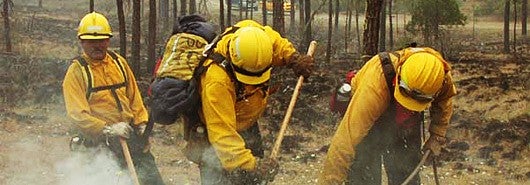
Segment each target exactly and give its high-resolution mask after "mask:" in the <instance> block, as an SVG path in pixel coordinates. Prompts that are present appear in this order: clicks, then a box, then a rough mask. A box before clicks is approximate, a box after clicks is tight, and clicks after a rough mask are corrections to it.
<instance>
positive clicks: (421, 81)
mask: <svg viewBox="0 0 530 185" xmlns="http://www.w3.org/2000/svg"><path fill="white" fill-rule="evenodd" d="M444 78H445V69H444V63H443V61H442V60H440V58H438V57H437V56H435V55H433V54H431V53H427V52H419V53H414V54H412V55H410V56H409V57H408V58H407V59H406V60H405V62H404V63H403V65H401V67H399V69H398V79H397V83H396V85H395V89H394V97H395V98H396V101H397V102H398V103H399V104H401V105H402V106H404V107H405V108H407V109H409V110H412V111H423V110H425V109H426V108H427V107H428V106H429V105H430V103H431V102H432V101H433V100H434V97H435V96H436V93H438V91H439V90H440V89H441V88H442V85H443V82H444Z"/></svg>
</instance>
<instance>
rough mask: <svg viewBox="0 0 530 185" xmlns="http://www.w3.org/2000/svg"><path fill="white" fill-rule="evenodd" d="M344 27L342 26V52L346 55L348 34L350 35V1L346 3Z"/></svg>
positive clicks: (348, 40)
mask: <svg viewBox="0 0 530 185" xmlns="http://www.w3.org/2000/svg"><path fill="white" fill-rule="evenodd" d="M346 7H347V10H346V14H347V15H346V25H344V52H345V53H348V47H349V45H348V44H349V42H350V33H351V18H352V10H351V9H352V1H351V0H347V1H346Z"/></svg>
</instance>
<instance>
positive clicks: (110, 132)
mask: <svg viewBox="0 0 530 185" xmlns="http://www.w3.org/2000/svg"><path fill="white" fill-rule="evenodd" d="M132 131H133V128H132V127H131V126H130V125H129V123H127V122H118V123H114V124H110V125H106V126H105V127H103V134H105V135H106V136H109V137H116V136H120V137H124V138H127V139H129V136H130V133H131V132H132Z"/></svg>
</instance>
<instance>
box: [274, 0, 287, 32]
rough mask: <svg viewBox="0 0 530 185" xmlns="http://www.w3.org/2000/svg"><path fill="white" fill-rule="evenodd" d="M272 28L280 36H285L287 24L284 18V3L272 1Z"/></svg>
mask: <svg viewBox="0 0 530 185" xmlns="http://www.w3.org/2000/svg"><path fill="white" fill-rule="evenodd" d="M272 20H274V21H272V27H273V28H274V30H276V31H277V32H278V33H280V35H284V34H285V22H284V18H283V1H272Z"/></svg>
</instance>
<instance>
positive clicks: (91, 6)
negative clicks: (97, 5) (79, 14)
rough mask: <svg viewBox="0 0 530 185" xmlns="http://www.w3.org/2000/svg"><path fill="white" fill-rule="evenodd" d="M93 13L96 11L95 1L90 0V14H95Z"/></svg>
mask: <svg viewBox="0 0 530 185" xmlns="http://www.w3.org/2000/svg"><path fill="white" fill-rule="evenodd" d="M93 11H94V0H90V1H89V5H88V12H93Z"/></svg>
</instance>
